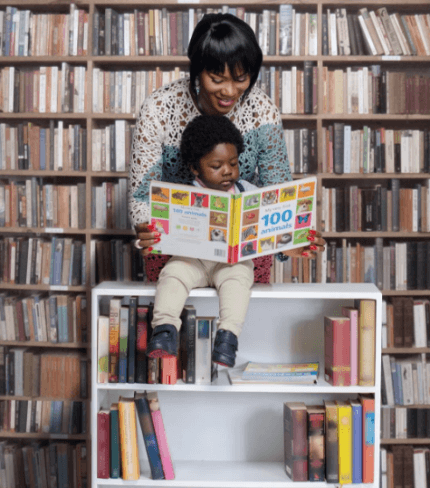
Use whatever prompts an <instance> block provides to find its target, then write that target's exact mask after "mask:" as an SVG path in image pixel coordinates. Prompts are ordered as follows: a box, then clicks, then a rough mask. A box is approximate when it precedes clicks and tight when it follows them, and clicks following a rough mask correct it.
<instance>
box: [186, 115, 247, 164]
mask: <svg viewBox="0 0 430 488" xmlns="http://www.w3.org/2000/svg"><path fill="white" fill-rule="evenodd" d="M218 144H233V145H234V146H236V149H237V155H238V156H239V154H241V153H242V152H243V138H242V134H241V133H240V132H239V129H237V127H236V126H235V125H234V124H233V122H231V121H230V120H229V119H228V118H227V117H223V116H217V115H198V116H197V117H195V118H194V119H193V120H191V122H189V124H188V125H187V127H185V130H184V133H183V134H182V140H181V146H180V152H181V159H182V164H184V165H185V166H186V167H187V168H189V167H192V168H194V169H196V170H199V167H200V166H199V164H200V160H201V158H202V157H204V156H206V154H209V153H210V152H211V151H212V150H213V148H214V147H215V146H217V145H218Z"/></svg>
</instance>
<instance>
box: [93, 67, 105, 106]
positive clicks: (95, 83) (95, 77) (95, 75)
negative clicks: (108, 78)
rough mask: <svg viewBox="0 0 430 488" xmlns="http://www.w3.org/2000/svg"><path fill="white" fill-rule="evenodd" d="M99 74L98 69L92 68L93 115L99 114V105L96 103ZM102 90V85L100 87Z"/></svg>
mask: <svg viewBox="0 0 430 488" xmlns="http://www.w3.org/2000/svg"><path fill="white" fill-rule="evenodd" d="M99 72H100V68H95V67H94V68H93V100H92V104H93V112H94V113H99V105H98V103H97V101H98V91H99ZM101 88H103V85H102V87H101Z"/></svg>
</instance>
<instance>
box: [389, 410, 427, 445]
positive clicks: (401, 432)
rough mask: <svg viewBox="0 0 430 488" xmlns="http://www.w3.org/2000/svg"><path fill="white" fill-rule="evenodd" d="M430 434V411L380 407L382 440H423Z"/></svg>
mask: <svg viewBox="0 0 430 488" xmlns="http://www.w3.org/2000/svg"><path fill="white" fill-rule="evenodd" d="M429 433H430V409H428V408H406V407H390V406H386V405H383V406H382V407H381V438H382V439H424V438H427V437H428V435H429Z"/></svg>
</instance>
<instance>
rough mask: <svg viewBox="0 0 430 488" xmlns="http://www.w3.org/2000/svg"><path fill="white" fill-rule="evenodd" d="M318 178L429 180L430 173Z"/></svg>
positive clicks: (324, 177)
mask: <svg viewBox="0 0 430 488" xmlns="http://www.w3.org/2000/svg"><path fill="white" fill-rule="evenodd" d="M316 176H317V178H319V179H321V180H353V179H354V180H355V179H357V180H386V179H389V180H391V179H394V178H395V179H401V180H415V179H416V180H427V179H428V178H430V173H343V174H341V175H336V174H334V173H318V174H317V175H316Z"/></svg>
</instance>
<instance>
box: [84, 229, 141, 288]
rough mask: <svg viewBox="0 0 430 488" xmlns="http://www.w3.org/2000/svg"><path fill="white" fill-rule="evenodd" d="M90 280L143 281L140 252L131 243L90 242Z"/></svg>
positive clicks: (114, 240)
mask: <svg viewBox="0 0 430 488" xmlns="http://www.w3.org/2000/svg"><path fill="white" fill-rule="evenodd" d="M91 265H92V269H91V280H92V283H93V284H96V283H101V282H102V281H143V280H144V278H145V276H146V273H145V263H144V260H143V257H142V254H141V252H140V251H139V250H138V249H136V248H135V246H134V245H133V243H132V242H129V241H124V240H122V239H109V240H97V239H93V240H92V241H91Z"/></svg>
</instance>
